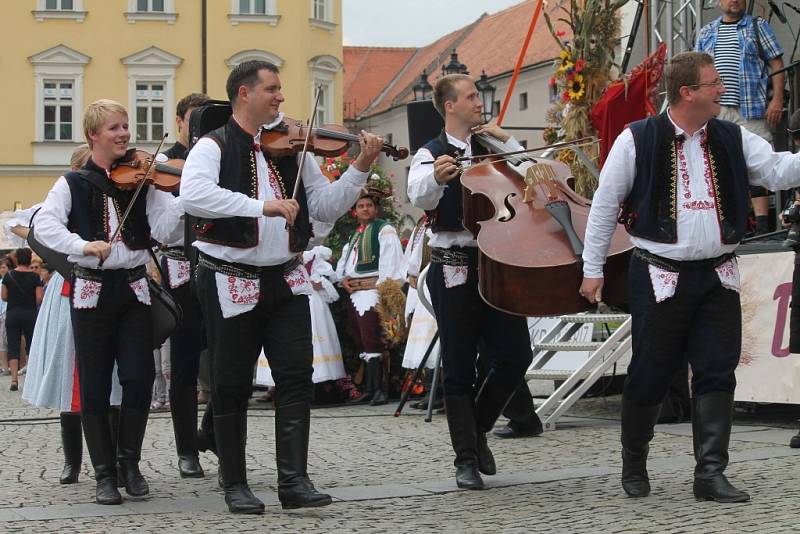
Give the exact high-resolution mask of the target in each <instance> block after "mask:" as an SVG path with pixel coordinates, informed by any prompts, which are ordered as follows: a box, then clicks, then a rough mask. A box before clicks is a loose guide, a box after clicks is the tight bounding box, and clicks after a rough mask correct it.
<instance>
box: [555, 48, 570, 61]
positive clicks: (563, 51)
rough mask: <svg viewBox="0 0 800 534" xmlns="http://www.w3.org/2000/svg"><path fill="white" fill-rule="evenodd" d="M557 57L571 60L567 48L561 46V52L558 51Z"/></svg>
mask: <svg viewBox="0 0 800 534" xmlns="http://www.w3.org/2000/svg"><path fill="white" fill-rule="evenodd" d="M558 57H560V58H561V59H562V60H564V59H567V60H570V61H572V54H570V53H569V50H566V49H563V48H562V49H561V52H559V53H558Z"/></svg>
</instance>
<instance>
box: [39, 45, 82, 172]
mask: <svg viewBox="0 0 800 534" xmlns="http://www.w3.org/2000/svg"><path fill="white" fill-rule="evenodd" d="M91 59H92V58H91V57H89V56H87V55H85V54H82V53H80V52H78V51H77V50H73V49H72V48H69V47H68V46H64V45H58V46H54V47H52V48H48V49H47V50H43V51H41V52H39V53H38V54H34V55H32V56H31V57H29V58H28V60H29V61H30V62H31V64H32V65H33V73H34V74H33V75H34V80H35V90H34V98H35V99H36V110H35V113H34V120H35V121H36V126H35V130H34V146H36V145H37V144H59V143H65V142H71V143H80V142H81V141H82V139H83V129H82V128H81V123H82V121H83V118H82V117H83V75H84V70H85V68H86V65H87V64H88V63H89V61H91ZM45 80H47V81H71V82H72V90H73V96H72V106H73V108H72V139H69V140H45V138H44V82H45ZM37 156H38V154H36V150H34V160H37V159H40V158H37ZM63 161H66V160H62V161H61V163H63ZM37 163H39V162H38V161H37Z"/></svg>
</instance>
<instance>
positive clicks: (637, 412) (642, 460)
mask: <svg viewBox="0 0 800 534" xmlns="http://www.w3.org/2000/svg"><path fill="white" fill-rule="evenodd" d="M660 411H661V404H656V405H655V406H641V405H639V404H637V403H635V402H633V401H631V400H628V399H627V398H625V396H624V395H623V396H622V421H621V426H622V432H621V436H620V441H621V443H622V489H624V490H625V493H627V494H628V495H629V496H631V497H647V496H648V495H650V477H649V476H648V474H647V454H648V452H649V451H650V440H652V439H653V427H654V426H655V424H656V421H657V420H658V414H659V412H660Z"/></svg>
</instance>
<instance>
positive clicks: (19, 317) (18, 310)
mask: <svg viewBox="0 0 800 534" xmlns="http://www.w3.org/2000/svg"><path fill="white" fill-rule="evenodd" d="M34 326H36V308H25V307H14V308H9V309H8V311H7V312H6V337H7V338H8V359H9V360H19V357H20V353H21V352H22V336H25V346H26V347H27V349H28V352H30V350H31V340H32V339H33V328H34Z"/></svg>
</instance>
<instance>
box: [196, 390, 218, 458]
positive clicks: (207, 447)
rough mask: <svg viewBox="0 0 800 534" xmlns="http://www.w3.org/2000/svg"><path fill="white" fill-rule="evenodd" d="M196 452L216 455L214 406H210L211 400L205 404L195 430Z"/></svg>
mask: <svg viewBox="0 0 800 534" xmlns="http://www.w3.org/2000/svg"><path fill="white" fill-rule="evenodd" d="M197 450H198V451H200V452H208V451H211V452H213V453H214V454H217V441H216V438H215V437H214V406H213V405H212V404H211V399H208V402H207V403H206V411H205V412H203V419H202V420H201V421H200V428H199V429H197ZM217 456H219V455H217Z"/></svg>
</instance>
